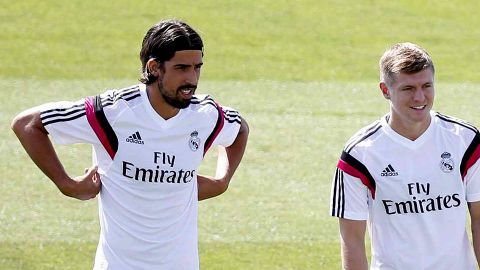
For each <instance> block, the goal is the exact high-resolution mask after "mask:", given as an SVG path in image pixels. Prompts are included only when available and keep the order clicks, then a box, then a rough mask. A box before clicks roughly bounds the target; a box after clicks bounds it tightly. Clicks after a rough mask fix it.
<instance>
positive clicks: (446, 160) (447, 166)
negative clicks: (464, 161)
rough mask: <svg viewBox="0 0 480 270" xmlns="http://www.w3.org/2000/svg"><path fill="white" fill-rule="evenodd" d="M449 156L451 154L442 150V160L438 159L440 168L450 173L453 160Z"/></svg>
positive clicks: (453, 166) (453, 164)
mask: <svg viewBox="0 0 480 270" xmlns="http://www.w3.org/2000/svg"><path fill="white" fill-rule="evenodd" d="M451 156H452V155H451V154H450V153H448V152H443V153H442V154H441V155H440V157H441V158H442V161H440V168H441V169H442V171H443V172H445V173H451V172H452V171H453V169H454V168H455V163H454V162H453V159H452V158H451Z"/></svg>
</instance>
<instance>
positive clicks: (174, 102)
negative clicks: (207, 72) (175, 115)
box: [158, 78, 197, 109]
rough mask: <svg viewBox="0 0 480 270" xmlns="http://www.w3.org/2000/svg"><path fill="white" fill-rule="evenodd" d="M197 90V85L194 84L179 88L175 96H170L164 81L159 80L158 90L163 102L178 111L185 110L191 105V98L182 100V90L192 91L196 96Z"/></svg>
mask: <svg viewBox="0 0 480 270" xmlns="http://www.w3.org/2000/svg"><path fill="white" fill-rule="evenodd" d="M196 89H197V86H196V85H192V84H185V85H182V86H180V87H178V88H177V89H176V90H175V94H170V93H169V92H168V90H167V89H165V87H164V86H163V81H162V80H161V79H160V78H159V79H158V90H159V92H160V95H161V96H162V98H163V100H165V102H166V103H167V104H168V105H170V106H172V107H174V108H177V109H185V108H187V107H188V106H189V105H190V103H191V98H187V99H185V98H182V97H180V91H182V90H190V91H191V94H192V95H193V94H195V90H196Z"/></svg>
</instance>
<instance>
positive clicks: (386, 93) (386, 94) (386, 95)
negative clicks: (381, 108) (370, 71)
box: [379, 82, 390, 99]
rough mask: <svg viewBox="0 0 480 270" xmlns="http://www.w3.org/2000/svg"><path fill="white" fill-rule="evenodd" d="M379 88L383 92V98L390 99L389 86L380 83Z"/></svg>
mask: <svg viewBox="0 0 480 270" xmlns="http://www.w3.org/2000/svg"><path fill="white" fill-rule="evenodd" d="M379 87H380V90H381V91H382V94H383V97H384V98H385V99H390V90H388V86H387V85H386V84H385V83H384V82H380V84H379Z"/></svg>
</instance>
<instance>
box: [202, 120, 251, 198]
mask: <svg viewBox="0 0 480 270" xmlns="http://www.w3.org/2000/svg"><path fill="white" fill-rule="evenodd" d="M248 133H249V129H248V124H247V122H246V121H245V120H243V119H242V124H241V126H240V130H239V132H238V135H237V138H236V139H235V141H234V142H233V144H232V145H230V146H229V147H219V150H218V159H217V170H216V173H215V178H213V177H209V176H201V175H199V176H198V179H197V183H198V199H199V200H204V199H208V198H212V197H215V196H218V195H220V194H222V193H224V192H225V191H226V190H227V188H228V185H229V184H230V180H231V179H232V177H233V174H234V173H235V171H236V169H237V168H238V165H239V164H240V161H241V160H242V157H243V154H244V152H245V148H246V145H247V140H248Z"/></svg>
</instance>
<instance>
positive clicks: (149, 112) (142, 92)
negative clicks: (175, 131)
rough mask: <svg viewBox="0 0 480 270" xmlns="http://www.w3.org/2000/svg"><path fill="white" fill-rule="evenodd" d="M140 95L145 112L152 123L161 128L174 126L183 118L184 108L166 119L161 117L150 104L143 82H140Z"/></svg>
mask: <svg viewBox="0 0 480 270" xmlns="http://www.w3.org/2000/svg"><path fill="white" fill-rule="evenodd" d="M140 95H141V96H142V99H143V102H142V103H143V108H144V109H145V112H146V114H147V115H148V116H149V117H150V118H151V119H152V120H153V122H154V123H156V124H158V125H159V126H161V127H162V128H169V127H171V126H174V125H175V124H176V123H178V122H179V121H180V120H181V119H182V118H183V116H184V111H185V109H180V110H179V111H178V113H177V114H176V115H175V116H173V117H171V118H169V119H168V120H165V119H164V118H163V117H161V116H160V115H159V114H158V113H157V112H156V111H155V109H154V108H153V107H152V104H151V103H150V100H149V99H148V94H147V87H146V85H145V84H140Z"/></svg>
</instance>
